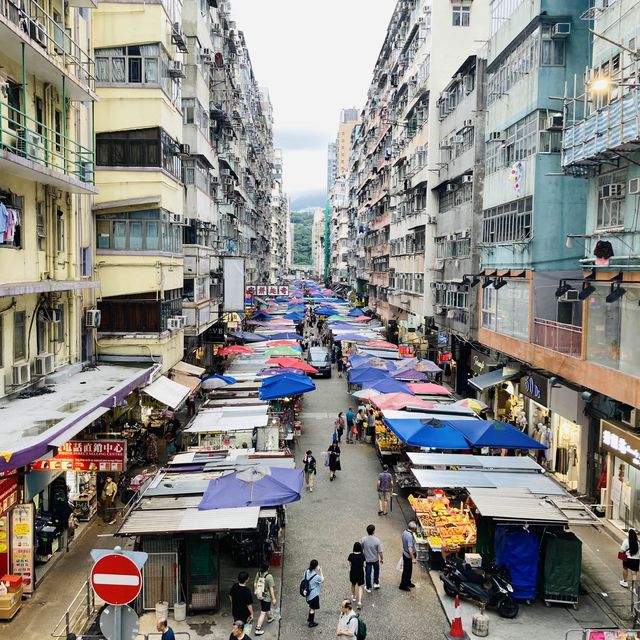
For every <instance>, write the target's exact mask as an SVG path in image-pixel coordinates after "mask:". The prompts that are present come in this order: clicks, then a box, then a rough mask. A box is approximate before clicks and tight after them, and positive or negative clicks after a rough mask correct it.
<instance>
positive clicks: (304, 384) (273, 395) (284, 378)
mask: <svg viewBox="0 0 640 640" xmlns="http://www.w3.org/2000/svg"><path fill="white" fill-rule="evenodd" d="M315 388H316V385H315V384H314V383H313V380H310V379H309V378H307V377H306V376H300V375H296V374H294V373H283V374H281V375H277V376H271V377H270V378H265V379H264V380H263V381H262V385H261V386H260V391H259V394H260V399H261V400H276V399H277V398H288V397H290V396H298V395H300V394H302V393H307V392H309V391H313V390H314V389H315Z"/></svg>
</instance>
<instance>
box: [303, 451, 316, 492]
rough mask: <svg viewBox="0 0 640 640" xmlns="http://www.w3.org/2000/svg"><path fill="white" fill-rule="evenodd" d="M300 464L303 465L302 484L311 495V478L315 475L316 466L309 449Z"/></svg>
mask: <svg viewBox="0 0 640 640" xmlns="http://www.w3.org/2000/svg"><path fill="white" fill-rule="evenodd" d="M302 464H303V465H304V484H305V487H307V489H309V491H310V492H311V493H313V476H315V475H316V473H317V470H316V467H317V464H316V459H315V458H314V457H313V456H312V455H311V449H309V450H308V451H307V453H306V454H305V456H304V458H302Z"/></svg>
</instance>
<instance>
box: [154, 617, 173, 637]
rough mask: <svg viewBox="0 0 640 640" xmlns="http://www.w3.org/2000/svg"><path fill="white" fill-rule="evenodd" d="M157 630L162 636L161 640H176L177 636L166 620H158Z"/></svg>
mask: <svg viewBox="0 0 640 640" xmlns="http://www.w3.org/2000/svg"><path fill="white" fill-rule="evenodd" d="M156 630H157V631H158V633H161V634H162V637H161V638H160V640H176V635H175V633H173V629H172V628H171V627H170V626H169V625H168V624H167V621H166V620H164V619H162V620H158V622H156Z"/></svg>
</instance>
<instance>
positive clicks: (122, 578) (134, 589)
mask: <svg viewBox="0 0 640 640" xmlns="http://www.w3.org/2000/svg"><path fill="white" fill-rule="evenodd" d="M91 586H92V587H93V590H94V591H95V592H96V595H97V596H98V597H99V598H101V599H102V600H104V601H105V602H106V603H107V604H112V605H120V604H127V603H129V602H131V601H132V600H135V599H136V598H137V597H138V594H139V593H140V590H141V589H142V574H141V573H140V569H138V567H137V566H136V564H135V562H133V560H130V559H129V558H127V557H126V556H124V555H121V554H119V553H110V554H109V555H107V556H103V557H102V558H100V559H99V560H98V561H97V562H96V563H95V564H94V565H93V569H91Z"/></svg>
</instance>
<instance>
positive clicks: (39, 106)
mask: <svg viewBox="0 0 640 640" xmlns="http://www.w3.org/2000/svg"><path fill="white" fill-rule="evenodd" d="M43 123H44V102H43V101H42V98H36V131H37V132H38V135H39V136H42V135H44V126H43Z"/></svg>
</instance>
